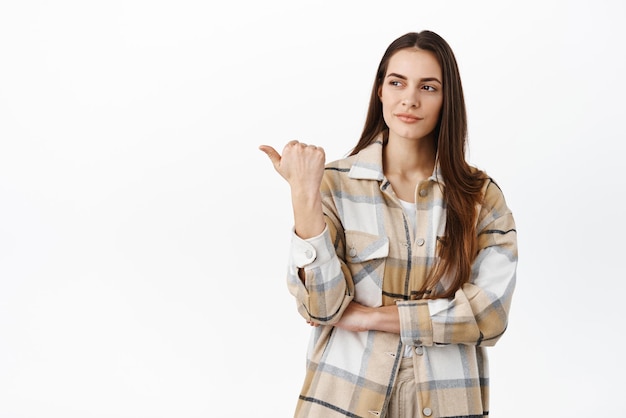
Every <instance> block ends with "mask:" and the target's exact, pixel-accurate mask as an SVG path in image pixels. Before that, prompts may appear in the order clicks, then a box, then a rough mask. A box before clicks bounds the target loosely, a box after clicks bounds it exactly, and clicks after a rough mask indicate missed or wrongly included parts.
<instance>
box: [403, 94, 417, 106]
mask: <svg viewBox="0 0 626 418" xmlns="http://www.w3.org/2000/svg"><path fill="white" fill-rule="evenodd" d="M402 105H403V106H406V107H418V106H419V95H418V94H417V92H416V91H407V92H406V94H405V95H404V97H403V98H402Z"/></svg>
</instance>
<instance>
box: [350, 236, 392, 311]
mask: <svg viewBox="0 0 626 418" xmlns="http://www.w3.org/2000/svg"><path fill="white" fill-rule="evenodd" d="M387 256H389V238H387V237H386V236H380V235H373V234H368V233H366V232H361V231H346V264H347V265H348V268H349V269H350V273H352V280H353V281H354V288H355V293H354V300H355V301H356V302H359V303H361V304H363V305H366V306H381V305H382V288H383V277H384V274H385V262H386V261H387Z"/></svg>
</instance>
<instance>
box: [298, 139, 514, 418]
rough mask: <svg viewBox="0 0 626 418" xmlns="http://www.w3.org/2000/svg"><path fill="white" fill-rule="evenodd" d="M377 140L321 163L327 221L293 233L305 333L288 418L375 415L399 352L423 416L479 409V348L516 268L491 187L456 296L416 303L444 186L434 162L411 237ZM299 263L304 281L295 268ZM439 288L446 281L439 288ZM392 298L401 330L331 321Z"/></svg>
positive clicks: (509, 221) (503, 213)
mask: <svg viewBox="0 0 626 418" xmlns="http://www.w3.org/2000/svg"><path fill="white" fill-rule="evenodd" d="M382 149H383V147H382V142H381V141H376V142H375V143H373V144H371V145H370V146H368V147H367V148H365V149H364V150H362V151H361V152H359V153H358V154H357V155H354V156H350V157H347V158H344V159H341V160H338V161H335V162H332V163H329V164H327V165H326V170H325V173H324V180H323V182H322V187H321V193H322V202H323V207H324V214H325V218H326V225H327V226H326V228H325V230H324V232H323V233H322V234H320V235H319V236H317V237H314V238H311V239H308V240H302V239H300V238H299V237H297V236H296V235H295V234H293V237H292V245H291V253H290V262H289V268H288V277H287V282H288V289H289V291H290V293H291V294H293V295H294V296H295V298H296V301H297V306H298V311H299V312H300V314H301V315H302V316H303V317H304V318H306V319H307V320H312V321H315V322H317V323H319V324H321V325H320V326H319V327H315V328H312V334H311V339H310V342H309V348H308V352H307V370H306V377H305V381H304V384H303V387H302V391H301V394H300V398H299V401H298V405H297V408H296V412H295V415H294V416H295V417H307V418H315V417H323V418H333V417H384V416H385V415H386V409H387V405H388V400H389V397H390V394H391V391H392V388H393V385H394V381H395V377H396V373H397V370H398V367H399V363H400V360H401V358H402V356H403V353H404V351H405V347H406V346H407V345H408V346H413V364H414V372H415V378H416V382H417V384H418V387H419V392H418V393H417V394H416V396H417V397H418V402H419V405H420V410H421V412H422V415H423V416H426V417H429V416H430V417H484V416H486V415H487V414H488V409H489V407H488V395H489V393H488V384H489V378H488V364H487V356H486V349H485V347H486V346H492V345H494V344H495V343H496V341H498V339H499V338H500V336H501V335H502V334H503V332H504V331H505V329H506V327H507V322H508V319H507V318H508V312H509V308H510V303H511V297H512V294H513V291H514V287H515V277H516V267H517V241H516V237H517V233H516V230H515V224H514V220H513V216H512V213H511V211H510V210H509V208H508V207H507V205H506V203H505V199H504V196H503V194H502V192H501V190H500V189H499V187H498V186H497V185H496V184H495V183H494V182H493V181H491V180H488V181H486V182H485V185H484V187H483V200H482V203H481V205H479V207H478V208H477V210H478V221H477V222H478V223H477V234H478V243H479V253H478V255H477V257H476V259H475V260H474V263H473V266H472V277H471V280H470V281H469V282H468V283H467V284H465V285H464V286H463V287H462V288H461V289H459V290H458V291H457V292H456V294H455V295H454V297H453V298H449V299H448V298H446V299H432V300H427V299H419V298H417V299H416V298H415V292H416V291H417V290H419V289H420V288H421V286H422V283H423V282H424V280H425V278H426V277H427V274H428V272H429V270H430V268H431V267H432V265H433V262H434V260H435V257H436V254H435V249H436V245H437V237H440V236H442V235H443V234H444V229H445V219H446V209H445V207H444V204H443V194H442V187H445V184H444V181H443V179H442V178H441V175H440V174H439V172H438V169H435V172H434V173H433V175H432V176H431V177H430V178H429V179H427V180H425V181H422V182H420V183H419V184H418V185H417V188H416V190H415V202H416V206H417V220H416V229H415V234H414V233H413V230H412V229H411V227H410V222H409V220H408V219H407V217H406V216H407V215H406V214H405V212H404V210H403V209H402V206H401V203H400V201H399V200H398V198H397V197H396V196H395V194H394V193H393V191H392V188H391V185H390V183H389V181H388V180H387V179H386V178H385V177H384V175H383V167H382ZM301 268H302V269H304V272H305V280H304V283H303V282H302V281H301V279H300V278H299V276H298V270H299V269H301ZM444 285H445V284H444ZM352 300H354V301H356V302H359V303H361V304H364V305H367V306H382V305H390V304H396V305H397V306H398V309H399V313H400V327H401V332H400V335H397V334H392V333H386V332H379V331H367V332H351V331H346V330H343V329H339V328H335V327H333V323H335V322H336V321H337V320H338V319H339V318H340V317H341V314H342V312H343V311H344V309H345V308H346V306H347V305H348V304H349V303H350V301H352Z"/></svg>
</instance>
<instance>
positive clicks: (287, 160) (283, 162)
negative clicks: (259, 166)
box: [259, 141, 326, 193]
mask: <svg viewBox="0 0 626 418" xmlns="http://www.w3.org/2000/svg"><path fill="white" fill-rule="evenodd" d="M259 149H260V150H261V151H263V152H264V153H265V154H267V156H268V157H269V159H270V161H271V162H272V164H273V165H274V169H275V170H276V171H277V172H278V174H280V175H281V176H282V177H283V178H284V179H285V180H287V182H288V183H289V185H290V186H291V188H292V190H295V191H298V192H300V193H306V192H314V193H317V192H319V188H320V184H321V182H322V176H323V175H324V164H325V162H326V155H325V153H324V149H323V148H321V147H317V146H315V145H307V144H304V143H302V142H298V141H290V142H289V143H287V145H285V148H284V149H283V155H282V156H281V155H280V154H279V153H278V151H276V150H275V149H274V148H272V147H271V146H269V145H261V146H260V147H259Z"/></svg>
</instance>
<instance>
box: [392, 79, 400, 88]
mask: <svg viewBox="0 0 626 418" xmlns="http://www.w3.org/2000/svg"><path fill="white" fill-rule="evenodd" d="M389 84H391V85H392V86H394V87H400V86H401V85H402V83H401V82H400V81H397V80H392V81H390V82H389Z"/></svg>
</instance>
